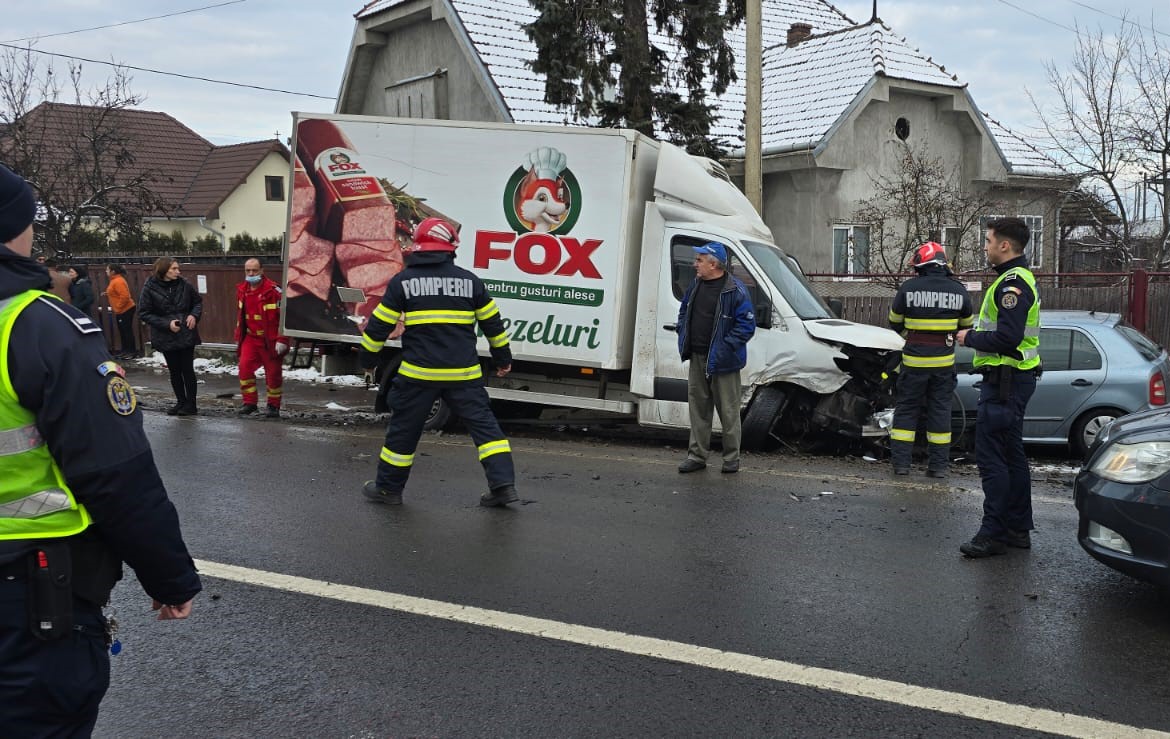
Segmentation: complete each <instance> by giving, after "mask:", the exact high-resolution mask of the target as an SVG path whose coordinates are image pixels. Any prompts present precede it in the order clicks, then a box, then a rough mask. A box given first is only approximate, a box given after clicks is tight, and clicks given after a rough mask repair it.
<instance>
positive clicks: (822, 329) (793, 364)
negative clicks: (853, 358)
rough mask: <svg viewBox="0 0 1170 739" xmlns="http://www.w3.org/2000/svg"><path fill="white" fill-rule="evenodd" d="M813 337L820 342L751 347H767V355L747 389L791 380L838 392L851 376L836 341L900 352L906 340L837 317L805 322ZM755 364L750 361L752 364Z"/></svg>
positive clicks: (747, 391) (748, 378) (747, 379)
mask: <svg viewBox="0 0 1170 739" xmlns="http://www.w3.org/2000/svg"><path fill="white" fill-rule="evenodd" d="M802 323H803V325H804V327H805V330H807V331H808V333H809V336H811V337H813V338H815V339H819V341H800V342H785V341H777V342H771V343H770V344H769V345H768V346H767V347H766V348H765V347H764V346H763V345H760V346H756V347H753V345H752V343H751V342H749V343H748V350H749V351H751V350H752V349H753V348H754V349H756V350H761V349H762V350H764V354H765V356H763V357H762V358H761V359H762V360H763V361H762V362H760V363H759V364H757V365H755V366H758V367H760V369H759V370H758V371H756V372H749V373H748V374H747V376H746V377H745V378H744V380H745V382H744V392H745V394H750V393H751V392H752V390H753V388H754V387H755V386H757V385H770V384H772V383H775V382H789V383H792V384H794V385H799V386H801V387H804V388H807V389H809V390H811V391H812V392H814V393H820V394H825V395H827V394H829V393H833V392H836V391H837V390H839V389H841V387H842V386H843V385H844V384H845V383H846V382H848V381H849V375H848V374H846V373H845V372H842V371H841V369H840V368H839V367H838V366H837V363H836V360H837V359H845V355H844V354H842V353H841V352H840V351H839V350H838V348H837V347H836V346H833V345H834V344H849V345H850V346H856V347H861V348H867V349H874V350H876V351H900V350H901V349H902V345H903V344H904V343H905V341H904V340H903V339H902V337H901V336H899V335H898V334H896V333H894V332H893V331H890V330H889V329H885V328H879V327H877V326H866V325H863V324H860V323H852V322H851V321H843V320H840V319H835V318H825V319H820V320H811V321H802ZM752 365H753V363H751V362H749V366H752Z"/></svg>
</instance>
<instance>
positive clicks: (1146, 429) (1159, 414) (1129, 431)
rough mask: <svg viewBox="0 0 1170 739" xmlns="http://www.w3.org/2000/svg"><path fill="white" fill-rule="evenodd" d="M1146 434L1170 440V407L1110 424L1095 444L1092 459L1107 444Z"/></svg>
mask: <svg viewBox="0 0 1170 739" xmlns="http://www.w3.org/2000/svg"><path fill="white" fill-rule="evenodd" d="M1146 433H1149V434H1152V435H1155V436H1159V437H1162V438H1165V439H1167V440H1170V407H1168V408H1154V409H1151V410H1148V411H1138V412H1137V413H1130V414H1129V415H1127V416H1122V417H1121V418H1118V419H1117V420H1116V421H1114V422H1113V423H1111V424H1109V427H1108V428H1107V429H1106V430H1105V432H1104V433H1102V434H1101V435H1100V436H1099V437H1098V438H1097V443H1096V444H1094V453H1093V454H1091V455H1090V457H1096V456H1097V452H1099V451H1100V450H1101V448H1102V447H1104V446H1105V445H1106V444H1109V443H1112V442H1114V441H1117V440H1118V439H1121V438H1123V437H1126V436H1137V435H1144V434H1146ZM1090 461H1091V460H1090ZM1086 464H1087V463H1086Z"/></svg>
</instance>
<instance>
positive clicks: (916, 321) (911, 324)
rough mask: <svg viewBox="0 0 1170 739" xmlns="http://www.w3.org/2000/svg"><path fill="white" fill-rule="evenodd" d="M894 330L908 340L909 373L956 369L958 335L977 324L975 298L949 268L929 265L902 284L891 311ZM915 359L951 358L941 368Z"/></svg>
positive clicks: (905, 360) (906, 360)
mask: <svg viewBox="0 0 1170 739" xmlns="http://www.w3.org/2000/svg"><path fill="white" fill-rule="evenodd" d="M889 319H890V328H891V329H893V330H894V331H897V332H899V333H901V334H902V335H903V336H904V337H905V338H906V345H905V346H904V347H903V348H902V363H903V366H904V367H906V368H908V369H915V368H918V367H923V368H931V369H937V368H940V367H951V366H953V365H954V353H955V332H956V331H957V330H958V329H960V328H970V327H971V325H972V324H973V323H974V322H975V315H974V310H973V308H972V305H971V296H970V294H969V293H968V292H967V288H966V287H965V286H964V285H963V283H961V282H959V281H958V280H957V279H955V277H954V276H953V275H951V273H950V272H949V271H948V270H947V268H946V267H944V266H942V265H941V264H939V265H934V264H931V265H927V266H925V267H923V268H921V270H920V272H919V274H918V276H916V277H912V278H910V279H909V280H906V281H905V282H903V283H902V286H901V287H900V288H899V289H898V293H897V295H895V296H894V303H893V305H892V306H891V307H890V316H889ZM914 357H925V358H931V357H935V358H939V359H940V360H943V358H945V357H950V358H951V359H950V361H949V362H945V360H944V362H943V363H942V364H939V365H937V366H936V365H935V363H933V362H930V361H926V362H923V363H916V362H915V361H914Z"/></svg>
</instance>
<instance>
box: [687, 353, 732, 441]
mask: <svg viewBox="0 0 1170 739" xmlns="http://www.w3.org/2000/svg"><path fill="white" fill-rule="evenodd" d="M690 365H691V367H690V372H689V373H688V375H687V405H688V407H689V409H690V412H691V442H690V446H689V447H688V448H687V457H688V458H689V459H694V460H698V461H700V462H706V461H707V455H708V454H709V453H710V452H711V420H712V419H713V418H714V412H715V411H719V422H720V423H721V424H722V425H723V461H724V462H736V461H739V437H740V423H739V404H740V398H741V397H742V396H743V383H742V382H741V381H740V379H739V372H738V371H736V372H727V373H724V374H719V375H711V376H710V377H707V357H706V356H704V355H702V354H692V355H691V360H690Z"/></svg>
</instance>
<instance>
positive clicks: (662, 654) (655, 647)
mask: <svg viewBox="0 0 1170 739" xmlns="http://www.w3.org/2000/svg"><path fill="white" fill-rule="evenodd" d="M196 565H197V566H198V568H199V571H200V572H201V573H202V574H204V575H207V576H209V577H214V578H219V579H221V580H230V581H233V582H239V583H244V584H247V585H259V586H262V587H267V588H273V589H276V590H283V591H286V592H290V593H299V594H302V595H311V596H315V597H318V598H329V599H332V600H338V601H343V602H346V603H356V604H360V605H366V606H374V607H376V608H385V609H387V610H391V611H399V612H401V613H410V614H414V615H418V616H427V617H430V618H438V619H442V620H445V621H456V622H459V623H465V624H471V625H473V626H483V627H486V628H490V629H499V630H501V631H509V632H512V633H516V634H525V635H528V636H536V637H541V638H544V639H553V640H556V641H561V642H567V643H570V644H581V645H584V646H588V647H596V648H598V649H608V650H612V651H615V652H622V653H624V654H632V655H637V656H642V657H651V658H654V659H661V660H667V661H670V662H678V663H682V664H687V665H694V666H696V667H703V668H707V669H712V670H721V671H724V672H733V673H736V674H738V675H747V676H749V677H758V678H763V679H765V680H774V681H776V682H781V683H788V684H790V685H800V686H804V687H809V688H815V689H817V690H826V691H830V692H834V693H841V694H843V695H849V696H855V697H858V698H867V699H870V700H878V701H883V702H885V703H893V704H895V705H899V706H906V707H909V708H917V709H923V710H927V711H935V712H937V713H943V714H948V715H951V716H960V717H962V718H969V719H975V720H978V721H989V722H993V723H997V724H1003V725H1006V726H1012V727H1016V728H1020V729H1031V730H1034V731H1043V732H1049V733H1053V734H1061V735H1064V736H1072V737H1086V738H1088V737H1103V736H1108V737H1170V733H1167V732H1162V731H1155V730H1153V729H1143V728H1139V727H1136V726H1127V725H1125V724H1118V723H1113V722H1110V721H1103V720H1100V719H1094V718H1089V717H1087V716H1078V715H1076V714H1071V713H1060V712H1058V711H1050V710H1048V709H1044V708H1032V707H1030V706H1021V705H1017V704H1013V703H1007V702H1004V701H998V700H992V699H990V698H980V697H978V696H973V695H966V694H963V693H952V692H949V691H946V690H937V689H935V688H924V687H921V686H918V685H910V684H908V683H900V682H895V681H893V680H882V679H879V678H873V677H866V676H864V675H854V674H851V673H848V672H838V671H836V670H828V669H824V668H821V667H808V666H806V665H799V664H796V663H794V662H785V661H782V660H776V659H768V658H765V657H756V656H753V655H750V654H740V653H736V652H724V651H722V650H719V649H712V648H710V647H700V646H696V645H694V644H684V643H682V642H675V641H669V640H667V639H656V638H653V637H647V636H638V635H636V634H625V633H622V632H619V631H609V630H606V629H598V628H593V627H590V626H580V625H577V624H568V623H561V622H559V621H552V620H549V619H543V618H533V617H531V616H522V615H519V614H515V613H507V612H505V611H493V610H488V609H485V608H475V607H472V606H462V605H459V604H457V603H447V602H444V601H439V600H431V599H428V598H417V597H414V596H410V595H401V594H398V593H386V592H382V591H379V590H372V589H369V588H359V587H355V586H352V585H341V584H338V583H331V582H324V581H321V580H310V579H308V578H304V577H296V576H294V575H283V574H280V573H278V572H266V571H264V570H254V569H251V568H248V567H238V566H235V565H229V564H222V563H218V562H208V561H206V560H200V561H197V562H196Z"/></svg>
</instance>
